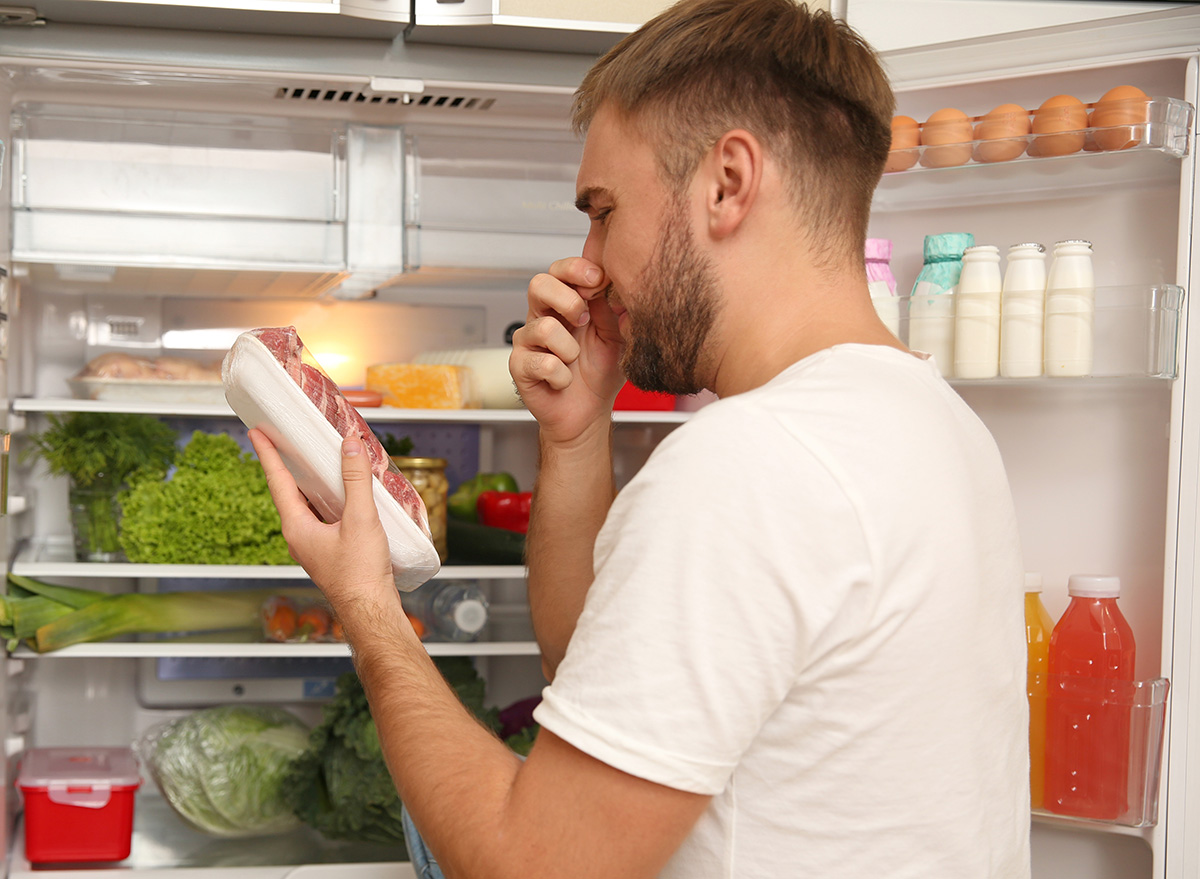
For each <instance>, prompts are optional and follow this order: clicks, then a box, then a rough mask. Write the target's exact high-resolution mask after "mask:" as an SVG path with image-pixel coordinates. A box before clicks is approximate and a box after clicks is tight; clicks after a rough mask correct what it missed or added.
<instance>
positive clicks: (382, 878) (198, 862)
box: [8, 777, 417, 879]
mask: <svg viewBox="0 0 1200 879" xmlns="http://www.w3.org/2000/svg"><path fill="white" fill-rule="evenodd" d="M397 854H398V850H397V849H396V848H395V847H392V846H383V845H379V844H377V843H357V842H334V841H330V840H326V839H324V838H322V837H321V836H320V835H319V834H318V833H316V832H315V831H313V830H310V829H309V828H301V829H299V830H295V831H292V832H291V833H286V834H282V835H280V836H267V837H251V838H249V839H222V838H219V837H215V836H208V835H206V834H203V833H200V832H199V831H196V830H192V829H191V828H190V827H188V826H187V825H185V824H184V823H183V821H182V819H180V818H179V817H178V816H177V815H176V814H175V813H174V812H173V811H172V810H171V807H170V806H168V805H167V804H166V802H165V801H164V800H163V798H162V797H161V796H159V795H158V794H157V792H156V791H153V783H152V782H151V781H150V780H149V778H148V777H147V778H146V779H145V780H144V781H143V784H142V787H141V789H140V790H139V791H138V793H137V794H136V795H135V799H134V807H133V841H132V847H131V849H130V853H129V857H128V858H126V859H125V860H124V861H118V862H116V863H113V864H84V865H80V866H79V867H71V866H68V865H64V864H55V865H46V866H40V865H39V866H37V867H34V866H33V865H32V864H30V863H29V860H28V859H27V858H26V857H25V826H24V818H23V817H22V819H21V820H20V821H18V822H17V825H16V829H15V831H14V834H13V844H12V859H11V863H10V864H9V872H8V879H114V877H125V876H130V877H133V876H137V877H143V879H161V877H176V879H178V877H183V876H186V877H187V879H228V877H231V876H236V877H237V879H285V877H289V876H295V877H296V879H299V877H300V876H304V877H305V879H416V875H417V874H416V872H415V871H414V870H413V867H412V864H411V863H409V862H408V861H398V860H396V859H395V858H396V856H397ZM298 868H299V869H298Z"/></svg>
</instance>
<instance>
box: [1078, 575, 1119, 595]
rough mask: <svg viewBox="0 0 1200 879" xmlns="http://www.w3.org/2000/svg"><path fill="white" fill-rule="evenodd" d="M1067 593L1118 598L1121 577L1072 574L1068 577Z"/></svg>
mask: <svg viewBox="0 0 1200 879" xmlns="http://www.w3.org/2000/svg"><path fill="white" fill-rule="evenodd" d="M1067 594H1068V595H1078V596H1080V597H1082V598H1118V597H1119V596H1120V595H1121V578H1120V577H1114V576H1111V575H1108V574H1072V575H1071V576H1070V577H1069V578H1068V579H1067Z"/></svg>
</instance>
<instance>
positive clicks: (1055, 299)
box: [1045, 239, 1096, 376]
mask: <svg viewBox="0 0 1200 879" xmlns="http://www.w3.org/2000/svg"><path fill="white" fill-rule="evenodd" d="M1095 315H1096V280H1095V275H1094V273H1093V269H1092V244H1091V242H1090V241H1082V240H1079V239H1072V240H1069V241H1060V242H1058V243H1057V244H1055V245H1054V261H1053V262H1052V263H1051V264H1050V271H1049V273H1048V274H1047V276H1046V346H1045V351H1046V375H1048V376H1080V375H1091V372H1092V361H1093V356H1094V345H1095V341H1094V339H1093V334H1094V320H1095Z"/></svg>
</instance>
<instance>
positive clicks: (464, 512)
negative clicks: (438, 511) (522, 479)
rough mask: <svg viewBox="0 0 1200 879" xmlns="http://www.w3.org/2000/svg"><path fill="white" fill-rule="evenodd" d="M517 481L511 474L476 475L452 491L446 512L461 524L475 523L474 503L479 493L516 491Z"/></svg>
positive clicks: (476, 515) (476, 519) (476, 518)
mask: <svg viewBox="0 0 1200 879" xmlns="http://www.w3.org/2000/svg"><path fill="white" fill-rule="evenodd" d="M516 490H517V480H516V478H515V477H514V476H513V475H512V474H511V473H503V472H499V473H477V474H475V475H474V476H472V477H471V478H470V479H468V480H467V481H466V482H464V483H462V484H461V485H459V486H458V488H456V489H455V490H454V494H452V495H450V497H449V498H448V499H447V501H446V511H447V512H448V513H449V514H450V517H451V518H454V519H459V520H461V521H463V522H477V521H479V516H478V514H477V513H476V510H475V502H476V501H477V500H478V499H479V495H480V493H481V492H485V491H516Z"/></svg>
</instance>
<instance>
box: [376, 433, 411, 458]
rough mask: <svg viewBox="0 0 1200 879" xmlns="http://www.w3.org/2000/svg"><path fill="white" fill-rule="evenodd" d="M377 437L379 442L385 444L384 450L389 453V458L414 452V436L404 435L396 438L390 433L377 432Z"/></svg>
mask: <svg viewBox="0 0 1200 879" xmlns="http://www.w3.org/2000/svg"><path fill="white" fill-rule="evenodd" d="M375 438H376V439H377V440H379V444H380V445H381V446H383V451H384V452H386V453H387V456H388V457H389V458H396V457H404V456H405V455H411V454H412V450H413V441H412V437H408V436H404V437H401V438H400V439H396V437H395V436H393V435H392V434H390V433H383V434H380V433H376V434H375Z"/></svg>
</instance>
